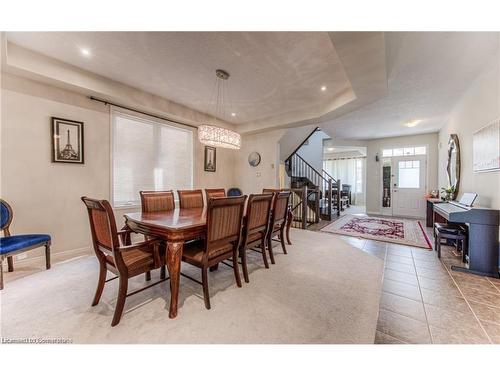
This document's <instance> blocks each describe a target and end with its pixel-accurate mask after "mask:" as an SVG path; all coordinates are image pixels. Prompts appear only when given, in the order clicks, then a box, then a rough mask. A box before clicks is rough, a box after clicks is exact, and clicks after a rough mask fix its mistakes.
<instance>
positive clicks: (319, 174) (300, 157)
mask: <svg viewBox="0 0 500 375" xmlns="http://www.w3.org/2000/svg"><path fill="white" fill-rule="evenodd" d="M295 156H297V157H298V158H299V159H300V160H302V161H303V162H304V163H305V164H306V165H307V166H308V167H309V168H311V169H312V170H313V172H314V173H316V174H317V175H318V176H319V177H321V178H322V179H323V180H324V181H325V182H328V180H327V179H326V178H324V177H323V175H322V174H321V173H319V172H318V171H317V170H316V168H314V167H313V166H312V165H311V164H309V163H308V162H307V161H305V160H304V158H303V157H302V156H300V155H299V154H295ZM295 177H301V176H295ZM332 180H333V182H335V179H333V178H332Z"/></svg>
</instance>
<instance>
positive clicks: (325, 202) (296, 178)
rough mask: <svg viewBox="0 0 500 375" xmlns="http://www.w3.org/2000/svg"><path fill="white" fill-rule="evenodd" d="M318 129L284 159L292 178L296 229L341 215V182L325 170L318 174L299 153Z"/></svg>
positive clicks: (291, 185)
mask: <svg viewBox="0 0 500 375" xmlns="http://www.w3.org/2000/svg"><path fill="white" fill-rule="evenodd" d="M317 130H319V128H316V129H315V130H314V131H313V132H312V133H311V134H310V135H309V136H308V137H307V138H306V139H305V140H304V141H303V142H302V143H301V145H300V146H299V147H297V149H296V150H295V151H294V152H293V153H292V154H291V155H290V156H289V157H288V158H287V159H286V160H285V170H286V173H287V174H288V176H289V177H290V190H291V191H292V196H291V206H292V213H293V226H294V227H296V228H302V229H306V228H307V227H308V226H310V225H312V224H315V223H318V222H319V221H320V220H328V221H331V220H332V219H333V217H334V216H335V215H337V216H338V215H340V207H341V205H340V194H338V192H339V191H340V190H341V189H340V187H341V184H340V180H335V179H334V178H333V177H332V176H330V175H329V174H328V173H327V172H326V171H324V170H322V171H321V172H319V171H317V170H316V169H315V168H314V167H313V166H311V165H310V164H309V163H308V162H307V161H306V160H304V159H303V158H302V157H301V156H300V155H299V154H298V153H297V151H298V150H299V149H300V148H301V147H302V145H303V144H304V143H305V142H306V141H307V140H308V139H309V138H310V137H311V135H312V134H314V132H316V131H317Z"/></svg>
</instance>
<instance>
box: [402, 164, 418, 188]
mask: <svg viewBox="0 0 500 375" xmlns="http://www.w3.org/2000/svg"><path fill="white" fill-rule="evenodd" d="M398 187H399V188H402V189H418V188H420V160H407V161H400V162H399V163H398Z"/></svg>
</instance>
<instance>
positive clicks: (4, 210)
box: [0, 199, 51, 290]
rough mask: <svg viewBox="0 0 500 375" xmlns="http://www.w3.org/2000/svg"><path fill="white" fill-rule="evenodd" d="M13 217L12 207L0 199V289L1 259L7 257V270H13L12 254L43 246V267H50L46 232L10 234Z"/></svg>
mask: <svg viewBox="0 0 500 375" xmlns="http://www.w3.org/2000/svg"><path fill="white" fill-rule="evenodd" d="M13 217H14V212H13V211H12V207H11V206H10V205H9V204H8V203H7V202H6V201H4V200H3V199H0V230H2V231H3V235H4V236H3V237H2V238H0V290H2V289H3V261H4V259H5V258H7V270H8V271H9V272H13V271H14V258H13V257H14V255H16V254H20V253H23V252H25V251H29V250H33V249H36V248H38V247H42V246H45V268H46V269H50V242H51V238H50V236H49V235H48V234H18V235H14V236H11V235H10V230H9V227H10V223H11V222H12V218H13Z"/></svg>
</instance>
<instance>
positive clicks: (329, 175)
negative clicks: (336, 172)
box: [322, 169, 336, 182]
mask: <svg viewBox="0 0 500 375" xmlns="http://www.w3.org/2000/svg"><path fill="white" fill-rule="evenodd" d="M322 171H323V173H324V174H326V175H327V176H328V177H329V178H331V179H332V181H333V182H336V180H335V179H334V178H333V177H332V175H331V174H330V173H328V172H327V171H325V170H324V169H322Z"/></svg>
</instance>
